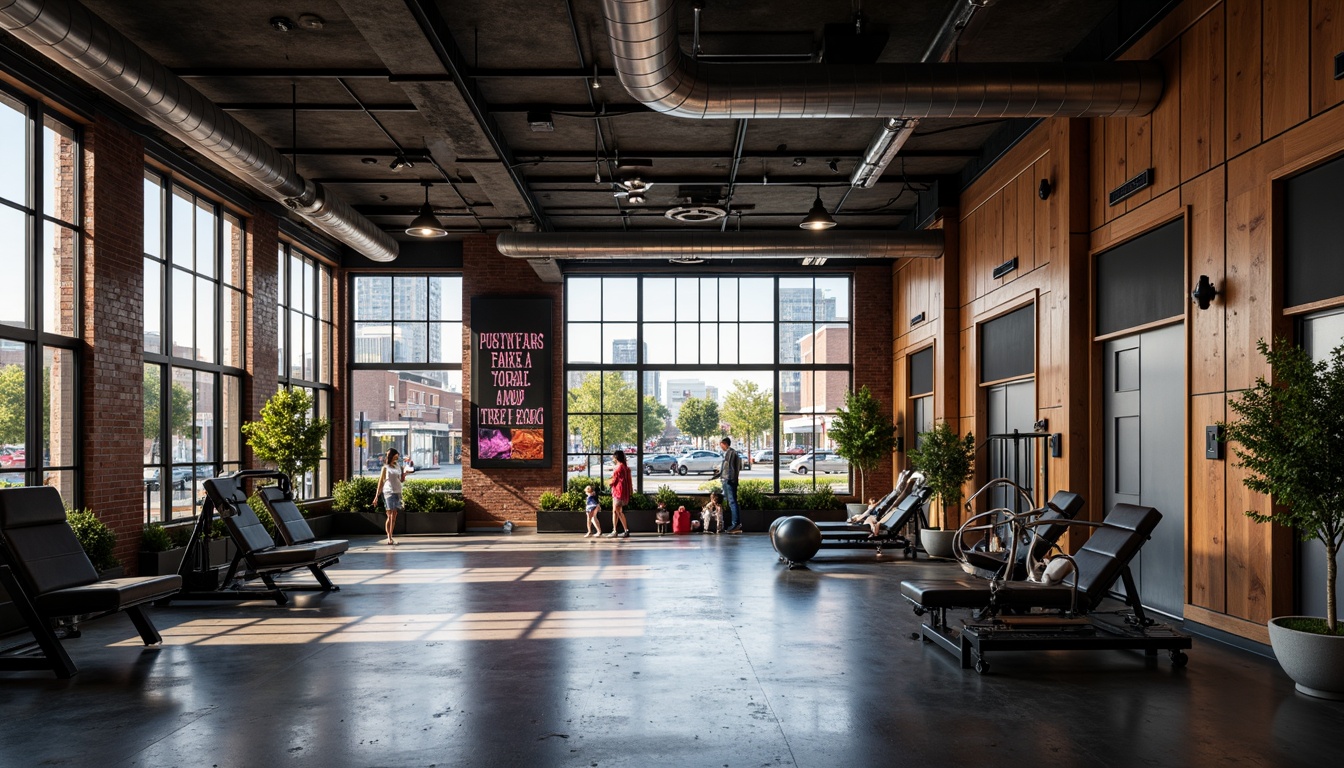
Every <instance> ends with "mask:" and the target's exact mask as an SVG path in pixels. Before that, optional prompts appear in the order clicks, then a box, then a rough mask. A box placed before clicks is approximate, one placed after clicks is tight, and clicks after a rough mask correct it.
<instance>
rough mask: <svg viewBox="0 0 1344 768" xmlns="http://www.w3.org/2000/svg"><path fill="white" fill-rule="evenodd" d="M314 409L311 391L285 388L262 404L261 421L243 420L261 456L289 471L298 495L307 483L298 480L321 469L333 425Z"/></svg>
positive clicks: (262, 459)
mask: <svg viewBox="0 0 1344 768" xmlns="http://www.w3.org/2000/svg"><path fill="white" fill-rule="evenodd" d="M312 413H313V398H312V397H311V396H310V395H309V394H308V393H307V392H305V391H304V390H302V389H299V388H297V387H295V388H292V389H281V390H280V391H278V392H276V393H275V394H274V395H271V399H269V400H267V401H266V404H265V405H263V406H262V407H261V421H249V422H247V423H245V424H243V435H244V436H245V437H246V438H247V444H248V446H249V447H250V448H251V449H252V451H253V452H254V453H255V454H256V455H257V459H258V460H260V461H264V462H268V463H270V464H274V465H275V468H276V469H278V470H280V471H281V472H283V473H285V475H286V476H287V477H289V483H290V487H291V488H293V489H294V493H295V497H296V498H298V497H299V495H300V494H301V493H302V488H303V485H302V484H301V483H295V480H296V479H298V478H301V477H302V476H303V475H304V474H305V473H307V472H311V471H313V470H315V469H317V466H318V464H319V463H320V462H321V461H322V453H323V449H324V445H323V444H324V442H325V441H326V437H327V430H328V429H329V428H330V426H331V424H330V422H328V421H327V420H326V419H317V418H313V416H312Z"/></svg>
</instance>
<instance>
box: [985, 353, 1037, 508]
mask: <svg viewBox="0 0 1344 768" xmlns="http://www.w3.org/2000/svg"><path fill="white" fill-rule="evenodd" d="M986 395H987V398H986V399H987V402H986V408H985V414H986V421H987V424H986V426H987V427H988V430H987V433H986V434H985V435H978V436H977V438H978V439H977V442H984V441H985V439H986V438H987V437H988V436H989V435H1006V434H1012V433H1013V432H1031V431H1032V426H1033V425H1034V424H1035V423H1036V380H1035V379H1027V380H1025V381H1013V382H1009V383H1007V384H998V385H996V386H993V387H990V388H989V392H987V393H986ZM986 458H987V459H988V461H989V463H988V464H987V465H986V466H987V467H988V468H990V474H991V475H994V474H1001V475H1002V476H1005V477H1008V478H1015V477H1016V478H1021V479H1022V480H1023V481H1024V483H1023V484H1024V485H1029V486H1031V488H1034V487H1035V485H1036V483H1035V482H1034V478H1035V472H1036V467H1035V465H1034V462H1033V461H1032V460H1031V456H1030V455H1029V453H1023V454H1019V453H1015V452H1013V451H1011V450H1006V449H1005V446H1004V445H1003V444H1001V443H999V442H997V441H991V442H990V443H989V451H988V456H987V457H986ZM996 470H997V471H996ZM985 479H986V480H992V479H994V478H993V477H990V476H986V477H985ZM989 497H990V501H989V503H990V506H991V507H1009V508H1012V509H1017V508H1018V507H1019V506H1020V505H1019V503H1018V501H1017V497H1016V496H1015V495H1014V494H1012V493H1011V492H1010V491H1009V490H1008V489H1005V488H996V489H995V490H993V491H990V493H989Z"/></svg>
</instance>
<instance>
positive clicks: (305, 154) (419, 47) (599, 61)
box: [84, 0, 1117, 239]
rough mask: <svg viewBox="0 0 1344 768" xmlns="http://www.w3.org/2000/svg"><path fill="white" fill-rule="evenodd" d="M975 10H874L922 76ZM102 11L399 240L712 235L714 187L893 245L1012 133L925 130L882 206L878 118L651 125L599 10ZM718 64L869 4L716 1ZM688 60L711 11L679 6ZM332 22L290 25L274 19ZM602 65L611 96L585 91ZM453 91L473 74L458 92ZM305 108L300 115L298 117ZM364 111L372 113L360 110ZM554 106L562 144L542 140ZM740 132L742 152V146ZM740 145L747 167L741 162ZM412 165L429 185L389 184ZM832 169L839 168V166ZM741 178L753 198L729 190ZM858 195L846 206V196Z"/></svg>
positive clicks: (251, 5)
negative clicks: (617, 188)
mask: <svg viewBox="0 0 1344 768" xmlns="http://www.w3.org/2000/svg"><path fill="white" fill-rule="evenodd" d="M962 1H963V0H936V1H935V0H888V1H887V2H881V3H877V2H869V3H866V4H862V10H863V13H864V14H865V15H866V16H867V17H868V19H869V21H870V22H871V23H876V24H885V25H887V27H888V30H889V34H890V36H889V39H888V41H887V44H886V46H885V47H884V48H883V49H882V52H881V54H880V58H879V61H882V62H903V61H918V60H919V59H920V57H921V55H922V54H923V51H924V49H925V48H926V47H927V45H928V44H929V42H930V41H931V40H932V39H933V37H934V35H935V34H936V32H937V30H938V28H939V26H940V24H941V23H942V21H943V19H944V18H945V17H946V16H947V14H948V12H949V10H950V9H952V7H953V6H954V4H955V3H959V2H962ZM84 2H85V4H86V5H87V6H88V7H89V8H90V9H91V10H93V12H95V13H97V14H98V15H100V16H102V17H103V18H104V19H105V20H107V21H108V22H109V23H111V24H112V25H113V26H115V27H116V28H117V29H119V30H120V31H121V32H123V33H124V34H126V35H127V36H128V37H130V38H131V39H132V40H134V41H135V42H137V43H139V44H140V45H141V46H142V47H144V48H145V49H146V50H147V51H148V52H149V53H150V54H151V55H153V56H155V57H157V58H158V59H159V60H160V61H161V62H163V63H164V64H165V65H167V66H168V67H169V68H171V69H173V70H174V71H176V72H177V73H178V74H180V75H182V76H184V77H187V78H189V80H190V82H191V83H192V84H193V85H195V86H196V87H197V88H198V89H200V90H201V91H202V92H203V93H204V94H205V95H206V96H207V97H209V98H211V99H212V100H214V101H215V102H216V103H218V104H220V105H221V106H224V107H226V108H227V109H229V110H231V112H232V113H233V114H234V115H235V116H236V117H237V118H238V119H239V120H241V121H242V122H243V123H244V124H245V125H247V126H248V127H249V128H251V129H253V130H254V131H256V132H257V133H258V134H260V135H261V136H262V137H263V138H265V139H266V140H267V141H268V142H270V143H271V144H272V145H273V146H275V147H278V148H282V149H283V150H284V151H286V152H293V153H294V154H295V155H296V162H297V165H298V168H299V170H300V172H301V173H302V174H303V175H304V176H305V177H308V178H311V179H314V180H317V181H321V182H323V183H325V184H327V185H328V186H329V188H330V189H331V190H332V191H333V192H335V193H336V194H338V195H340V196H342V197H344V198H345V199H346V200H347V201H348V202H350V203H351V204H353V205H354V206H355V207H356V209H357V210H360V211H361V212H363V213H365V214H366V215H367V216H369V217H370V218H371V219H373V220H374V221H375V222H377V223H378V224H379V225H381V226H383V227H384V228H385V229H387V230H388V231H389V232H391V233H394V234H395V235H396V236H397V237H399V238H403V239H404V238H405V236H404V235H403V234H402V230H403V229H404V228H405V227H406V225H407V224H408V223H409V221H410V219H411V218H412V217H413V216H414V215H415V213H416V208H418V207H419V205H420V203H421V201H422V200H423V195H424V190H423V188H422V187H421V185H420V182H421V181H428V182H432V183H433V184H434V186H433V188H432V189H431V191H430V199H431V201H432V202H433V204H434V205H435V208H436V211H437V212H438V213H439V215H440V217H441V218H442V219H443V220H444V222H445V223H446V224H447V226H449V227H450V228H451V229H453V230H459V231H462V232H471V231H495V230H502V229H507V228H509V227H510V226H512V225H514V224H515V223H516V222H518V221H520V220H527V219H534V220H537V221H538V222H539V224H540V226H542V227H543V228H550V229H554V230H613V229H621V228H627V229H656V228H668V227H678V228H684V227H690V226H701V227H705V226H712V227H718V226H720V224H718V223H714V224H709V225H706V224H699V225H691V224H680V223H676V222H672V221H669V220H668V219H666V218H664V217H663V215H662V214H663V213H664V211H666V210H667V209H668V208H670V207H672V206H676V205H681V204H684V203H685V199H684V198H682V197H679V191H681V190H680V187H682V186H686V185H698V186H701V187H704V188H706V192H707V194H708V196H709V198H710V199H712V200H714V201H716V202H718V203H719V204H720V205H731V207H732V209H733V210H734V212H735V214H736V215H734V216H732V217H730V220H729V223H728V226H729V227H732V228H736V227H738V226H740V227H741V228H742V229H792V228H796V225H797V222H798V221H799V220H801V219H802V218H803V216H805V215H806V213H807V210H808V208H809V207H810V206H811V204H812V200H813V198H814V197H815V196H816V194H817V187H820V188H821V196H822V199H823V201H824V202H825V204H826V206H827V207H828V208H831V209H834V208H835V206H836V205H837V203H839V202H840V200H841V199H842V197H843V198H844V205H843V208H842V209H841V211H840V212H839V213H838V214H837V216H836V218H837V220H838V221H839V222H840V224H841V225H842V226H844V227H846V228H855V229H863V228H873V229H876V228H885V229H889V228H893V227H895V226H896V225H897V224H899V222H900V221H901V220H902V218H904V216H905V215H906V213H907V212H908V211H909V210H910V209H911V207H912V206H913V204H914V202H915V199H916V196H917V193H918V192H919V191H920V190H922V189H925V188H926V187H927V185H928V184H929V183H930V182H931V181H932V180H934V179H938V178H946V177H950V176H955V175H956V174H958V173H960V171H961V170H962V168H963V167H964V166H965V164H966V163H967V162H969V161H970V158H971V157H973V156H975V155H976V154H977V153H978V152H979V151H980V149H981V147H982V146H983V145H984V144H985V142H986V141H987V140H988V139H989V137H990V136H991V135H992V134H993V133H994V132H995V131H996V130H997V129H998V128H999V127H1000V126H999V124H998V123H995V122H986V121H970V120H925V121H923V122H922V123H921V125H920V126H919V129H918V131H917V132H916V134H915V135H914V137H913V138H912V139H911V140H910V141H909V143H908V144H907V145H906V148H905V150H904V152H903V153H902V155H901V157H900V158H898V160H897V161H895V162H894V163H893V164H892V166H891V167H890V168H889V169H888V171H887V173H886V174H885V175H884V176H883V178H882V180H881V182H880V183H879V184H877V185H876V186H875V187H874V188H872V189H855V190H850V188H849V185H848V174H849V172H850V171H851V170H852V169H853V167H854V165H855V163H856V161H857V160H858V157H859V155H860V154H861V153H862V151H863V149H864V148H865V146H866V145H867V143H868V141H869V138H870V137H871V136H872V134H873V132H874V131H875V130H877V128H878V126H879V124H880V121H878V120H766V119H756V120H749V121H745V122H742V121H733V120H718V121H713V120H711V121H695V120H686V119H682V118H676V117H668V116H664V115H660V114H657V113H654V112H651V111H649V110H648V109H646V108H645V107H643V106H642V105H639V104H637V103H635V102H634V101H633V100H632V99H631V98H630V96H629V95H628V94H626V93H625V92H624V91H623V90H622V88H621V87H620V84H619V83H618V82H617V81H616V79H615V77H613V76H610V74H609V73H610V67H611V64H612V62H611V56H610V53H609V51H608V47H607V42H606V37H605V32H604V29H603V27H602V21H601V18H602V17H601V10H600V5H599V0H478V1H477V2H435V0H304V2H302V3H299V4H284V3H274V2H262V1H261V0H230V2H227V3H217V2H211V1H208V0H137V2H134V3H127V2H122V1H121V0H84ZM704 5H705V8H704V11H703V14H702V36H703V40H704V45H705V49H706V50H713V51H715V52H729V53H737V52H741V51H746V50H749V49H757V50H760V49H767V50H776V51H790V52H792V51H796V52H798V53H801V54H804V55H806V54H809V53H813V54H815V53H817V52H818V51H819V50H820V46H821V42H822V31H823V28H824V26H825V25H826V24H828V23H846V22H849V21H850V20H851V19H852V14H853V12H854V7H855V5H856V4H855V3H854V2H852V0H707V1H706V2H705V4H704ZM1116 5H1117V4H1116V2H1113V1H1103V0H999V2H997V3H996V4H994V5H993V6H992V7H989V8H988V9H985V10H984V11H982V12H980V13H979V14H978V15H977V17H976V20H975V22H974V23H973V24H972V25H971V27H970V28H969V29H967V30H966V32H965V34H964V35H963V36H962V38H961V40H960V44H959V48H958V53H957V57H958V58H959V59H961V60H963V61H1058V60H1060V59H1062V58H1063V57H1064V56H1065V55H1066V54H1068V53H1069V52H1070V51H1073V50H1074V49H1075V48H1076V47H1077V46H1078V45H1079V43H1080V41H1083V40H1084V39H1086V38H1087V37H1088V34H1089V32H1091V31H1092V30H1093V29H1094V28H1095V27H1097V25H1098V24H1099V23H1101V22H1102V20H1103V19H1104V18H1105V17H1107V15H1108V14H1111V13H1112V11H1114V10H1115V7H1116ZM678 13H679V18H680V24H681V28H682V32H683V39H684V41H685V47H687V48H689V46H690V42H689V41H690V39H691V34H692V30H693V14H692V11H691V8H690V4H689V3H682V4H681V6H680V7H679V8H678ZM305 15H313V16H316V17H319V18H320V19H321V27H320V29H310V28H305V27H304V26H302V25H299V26H297V27H295V28H294V29H292V30H290V31H288V32H281V31H276V30H275V29H273V28H272V26H271V24H270V20H271V19H272V17H276V16H284V17H287V18H289V19H292V20H295V21H301V18H300V17H301V16H305ZM594 67H596V68H597V69H598V70H599V71H600V72H603V73H605V74H604V76H602V77H601V78H600V79H599V82H600V85H601V88H600V89H593V88H591V87H590V84H591V80H590V79H589V78H586V77H580V76H576V74H577V73H580V72H591V71H592V70H593V68H594ZM454 74H457V75H460V76H461V77H460V79H458V78H455V77H454ZM292 101H294V102H297V103H298V104H299V105H300V109H299V110H298V111H297V112H294V111H292V110H291V103H292ZM361 105H362V106H363V107H367V108H368V111H367V112H366V111H364V110H363V108H362V107H361ZM529 108H540V109H549V110H550V111H551V112H552V119H553V121H554V126H555V127H554V131H552V132H534V131H532V130H530V129H529V127H528V123H527V114H526V111H527V109H529ZM740 132H741V134H740ZM739 134H740V135H741V138H742V152H741V154H740V156H738V157H735V152H734V149H735V146H736V144H737V141H738V139H739ZM399 153H404V154H405V155H406V156H407V157H408V158H409V159H410V160H411V162H412V163H413V164H414V167H408V168H404V169H402V170H400V171H393V170H392V169H391V168H390V167H389V163H390V161H392V160H393V159H394V158H395V157H397V155H398V154H399ZM623 159H651V160H652V161H653V163H652V166H651V167H648V168H644V169H642V170H641V171H640V172H639V175H640V176H641V177H642V178H643V179H644V180H646V181H649V182H653V184H654V186H653V188H652V189H651V190H650V191H649V192H648V194H647V195H646V202H645V203H643V204H639V205H631V204H629V203H628V202H626V201H623V200H619V199H617V198H615V197H614V196H613V191H614V188H613V184H612V181H613V177H615V176H619V175H620V174H621V173H622V171H621V170H620V169H619V167H618V163H619V162H620V160H623ZM832 161H833V163H834V166H835V168H834V170H832V169H831V167H830V166H831V164H832ZM734 168H735V169H736V181H737V183H736V185H735V186H734V187H732V189H731V199H730V200H729V189H730V188H729V182H730V179H732V178H733V173H734ZM846 193H848V195H847V197H846V196H845V195H846Z"/></svg>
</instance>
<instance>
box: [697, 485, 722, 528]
mask: <svg viewBox="0 0 1344 768" xmlns="http://www.w3.org/2000/svg"><path fill="white" fill-rule="evenodd" d="M719 498H720V496H719V492H718V491H712V492H711V493H710V494H709V503H708V504H706V505H705V506H704V508H703V509H701V510H700V521H701V528H700V532H701V533H709V527H710V526H709V524H710V522H711V521H713V520H717V521H718V522H719V525H718V528H716V529H715V530H714V535H716V536H717V535H718V534H720V533H723V505H722V504H721V503H720V502H719Z"/></svg>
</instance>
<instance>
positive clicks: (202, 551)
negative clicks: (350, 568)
mask: <svg viewBox="0 0 1344 768" xmlns="http://www.w3.org/2000/svg"><path fill="white" fill-rule="evenodd" d="M267 477H269V478H277V479H278V478H280V477H283V476H282V475H281V474H280V473H278V472H275V471H272V470H243V471H241V472H235V473H233V474H231V475H225V476H223V477H212V478H210V479H209V480H206V481H205V482H204V483H202V485H203V486H204V488H205V503H203V504H202V505H201V514H200V515H199V516H198V517H197V521H196V530H195V532H194V533H193V534H192V540H191V544H189V545H188V549H187V553H186V556H185V557H183V558H182V571H181V573H182V576H183V577H184V579H185V580H186V584H187V589H186V590H183V591H182V592H181V593H179V594H178V595H176V596H174V597H172V598H170V599H177V600H255V599H258V598H269V599H272V600H274V601H275V603H276V605H285V604H286V603H288V602H289V598H288V597H287V596H286V595H285V592H284V590H285V589H290V590H321V591H323V592H336V591H338V590H339V589H340V587H337V586H336V585H335V584H333V583H331V579H329V578H327V574H326V573H325V572H324V571H323V570H322V568H323V566H325V565H330V564H331V563H333V562H335V557H336V555H339V554H340V553H341V552H344V551H345V550H344V549H341V548H340V547H341V546H343V545H344V542H319V541H315V542H311V543H308V544H294V545H287V546H276V544H275V540H274V539H272V538H271V534H270V533H269V532H267V530H266V527H265V526H263V525H262V524H261V520H259V519H257V514H256V513H255V512H253V511H252V508H251V507H250V506H248V504H247V493H246V492H244V490H243V486H242V481H243V480H244V479H252V478H267ZM216 512H217V513H218V514H219V516H220V518H221V519H223V520H224V527H225V528H226V529H227V530H228V532H229V536H230V537H231V538H232V539H233V543H234V545H235V546H236V547H237V549H238V553H237V554H236V555H234V558H233V562H232V563H230V564H229V567H228V571H227V572H226V573H225V574H224V576H223V578H222V579H221V578H220V576H219V573H218V570H219V569H217V568H215V567H213V566H212V565H211V564H210V562H209V548H208V547H206V546H204V543H205V542H206V540H207V536H206V533H207V532H208V531H209V530H210V526H211V525H212V520H213V517H214V514H215V513H216ZM301 568H307V569H308V570H309V571H310V572H311V573H312V574H313V578H314V579H316V580H317V584H315V585H303V584H299V585H296V584H285V585H284V589H282V588H281V586H280V585H279V584H276V582H275V577H276V576H278V575H280V574H283V573H288V572H290V571H294V570H298V569H301ZM253 579H260V580H261V581H262V583H263V584H265V585H266V589H252V588H247V587H246V582H248V581H251V580H253Z"/></svg>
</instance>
